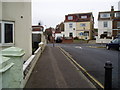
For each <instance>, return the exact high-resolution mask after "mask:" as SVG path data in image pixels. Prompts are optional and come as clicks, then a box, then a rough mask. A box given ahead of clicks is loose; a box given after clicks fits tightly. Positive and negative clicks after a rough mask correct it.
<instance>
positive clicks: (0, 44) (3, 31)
mask: <svg viewBox="0 0 120 90" xmlns="http://www.w3.org/2000/svg"><path fill="white" fill-rule="evenodd" d="M0 23H1V43H0V46H12V45H14V39H15V38H14V31H15V30H14V29H15V23H14V22H13V21H0ZM5 24H12V25H13V27H12V29H13V30H12V34H13V36H12V38H13V42H12V43H5Z"/></svg>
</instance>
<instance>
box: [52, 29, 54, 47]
mask: <svg viewBox="0 0 120 90" xmlns="http://www.w3.org/2000/svg"><path fill="white" fill-rule="evenodd" d="M52 34H53V47H55V42H54V41H55V30H54V29H53V30H52Z"/></svg>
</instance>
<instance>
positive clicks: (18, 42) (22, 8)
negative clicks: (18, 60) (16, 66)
mask: <svg viewBox="0 0 120 90" xmlns="http://www.w3.org/2000/svg"><path fill="white" fill-rule="evenodd" d="M2 16H3V18H2V20H7V21H14V22H15V32H14V33H15V43H14V46H16V47H19V48H22V49H24V50H25V52H26V54H25V56H24V60H27V59H28V58H29V57H30V56H31V54H32V39H31V33H32V32H31V26H32V25H31V2H3V3H2ZM21 16H23V18H21ZM6 48H7V47H6Z"/></svg>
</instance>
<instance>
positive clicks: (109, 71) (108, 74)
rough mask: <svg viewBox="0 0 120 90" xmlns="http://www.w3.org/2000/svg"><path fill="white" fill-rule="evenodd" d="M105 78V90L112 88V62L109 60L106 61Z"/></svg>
mask: <svg viewBox="0 0 120 90" xmlns="http://www.w3.org/2000/svg"><path fill="white" fill-rule="evenodd" d="M104 68H105V80H104V90H112V68H113V67H112V63H111V62H110V61H107V62H106V63H105V67H104Z"/></svg>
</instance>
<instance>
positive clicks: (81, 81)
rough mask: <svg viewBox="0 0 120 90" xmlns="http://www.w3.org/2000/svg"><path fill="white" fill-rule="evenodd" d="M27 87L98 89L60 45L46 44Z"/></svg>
mask: <svg viewBox="0 0 120 90" xmlns="http://www.w3.org/2000/svg"><path fill="white" fill-rule="evenodd" d="M25 88H81V89H84V88H86V89H87V88H88V90H91V89H92V90H97V89H95V86H94V85H93V84H92V83H91V82H90V81H89V80H88V79H87V78H86V77H85V76H84V74H83V73H82V72H81V71H80V70H78V69H76V68H75V66H74V65H73V64H72V63H71V62H70V61H69V60H68V59H67V57H66V56H65V55H64V54H63V53H62V52H61V51H60V49H59V48H58V47H52V46H46V49H45V51H44V52H43V53H42V55H41V57H40V58H39V60H38V62H37V64H36V66H35V67H34V69H33V72H32V74H31V76H30V79H29V80H28V82H27V84H26V86H25ZM90 88H91V89H90Z"/></svg>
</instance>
